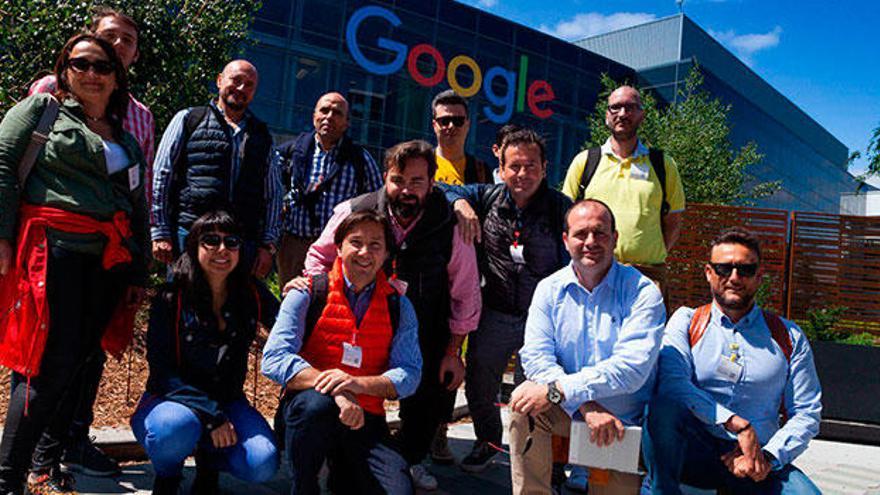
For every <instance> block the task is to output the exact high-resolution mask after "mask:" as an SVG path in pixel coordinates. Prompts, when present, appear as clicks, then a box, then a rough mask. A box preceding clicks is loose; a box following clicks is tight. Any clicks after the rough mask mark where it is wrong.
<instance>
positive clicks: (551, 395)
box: [547, 384, 562, 404]
mask: <svg viewBox="0 0 880 495" xmlns="http://www.w3.org/2000/svg"><path fill="white" fill-rule="evenodd" d="M547 400H549V401H550V402H552V403H554V404H559V402H560V401H561V400H562V394H560V393H559V390H557V389H556V386H555V385H553V384H551V385H549V386H548V387H547Z"/></svg>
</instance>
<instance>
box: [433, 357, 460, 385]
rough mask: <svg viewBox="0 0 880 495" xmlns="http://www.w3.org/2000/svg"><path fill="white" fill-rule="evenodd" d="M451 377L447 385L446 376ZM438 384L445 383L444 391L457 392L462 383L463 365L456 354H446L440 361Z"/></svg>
mask: <svg viewBox="0 0 880 495" xmlns="http://www.w3.org/2000/svg"><path fill="white" fill-rule="evenodd" d="M447 373H449V374H450V375H452V379H451V380H449V383H446V374H447ZM439 378H440V383H446V390H450V391H452V390H457V389H458V387H460V386H461V382H463V381H464V363H462V362H461V358H460V357H459V356H458V354H450V353H449V352H447V353H446V354H445V355H444V356H443V359H442V360H441V361H440V377H439Z"/></svg>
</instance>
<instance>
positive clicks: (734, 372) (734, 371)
mask: <svg viewBox="0 0 880 495" xmlns="http://www.w3.org/2000/svg"><path fill="white" fill-rule="evenodd" d="M742 370H743V367H742V365H741V364H739V363H737V362H735V361H731V360H730V356H724V355H722V356H721V360H720V361H719V362H718V368H716V369H715V374H716V375H718V376H719V377H720V378H721V379H722V380H726V381H728V382H732V383H736V382H737V381H739V377H740V375H742Z"/></svg>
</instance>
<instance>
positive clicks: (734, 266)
mask: <svg viewBox="0 0 880 495" xmlns="http://www.w3.org/2000/svg"><path fill="white" fill-rule="evenodd" d="M709 266H711V267H712V270H714V271H715V274H716V275H718V276H719V277H725V278H726V277H729V276H731V275H732V274H733V270H736V273H738V274H739V276H740V277H754V276H755V274H756V273H758V264H757V263H709Z"/></svg>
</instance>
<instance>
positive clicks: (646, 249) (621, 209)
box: [562, 141, 685, 264]
mask: <svg viewBox="0 0 880 495" xmlns="http://www.w3.org/2000/svg"><path fill="white" fill-rule="evenodd" d="M587 152H588V151H587V150H584V151H582V152H580V153H579V154H578V155H577V156H575V157H574V160H572V161H571V165H570V166H569V167H568V173H567V174H566V175H565V182H564V183H563V185H562V193H563V194H565V195H566V196H568V197H569V198H571V200H572V201H575V200H577V199H582V198H578V197H577V195H578V188H579V186H580V182H581V175H583V173H584V167H585V166H586V164H587ZM664 161H665V162H666V164H665V165H666V200H667V201H668V202H669V211H670V213H674V212H681V211H684V203H685V198H684V187H683V186H682V184H681V177H680V176H679V175H678V167H677V166H676V165H675V160H673V159H672V157H670V156H669V155H668V154H664ZM584 197H585V198H594V199H598V200H600V201H602V202H603V203H605V204H607V205H608V206H609V207H610V208H611V211H613V212H614V218H615V220H617V232H618V233H619V238H618V240H617V249H616V250H615V251H614V254H615V255H616V256H617V260H618V261H620V262H621V263H640V264H658V263H664V262H665V261H666V244H665V243H664V242H663V229H662V227H661V225H660V208H661V206H662V204H663V189H662V188H661V187H660V182H659V181H658V179H657V174H655V173H654V169H653V167H651V161H650V159H649V158H648V148H646V147H645V146H644V145H643V144H642V143H641V141H639V143H638V145H637V146H636V149H635V152H634V153H633V154H632V155H631V156H630V157H628V158H620V157H618V156H616V155H615V154H614V152H613V151H612V150H611V142H610V141H606V142H605V144H603V145H602V158H601V159H600V160H599V165H598V166H597V167H596V174H595V175H593V179H592V180H591V181H590V184H589V185H588V186H587V190H586V191H584Z"/></svg>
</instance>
